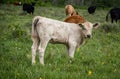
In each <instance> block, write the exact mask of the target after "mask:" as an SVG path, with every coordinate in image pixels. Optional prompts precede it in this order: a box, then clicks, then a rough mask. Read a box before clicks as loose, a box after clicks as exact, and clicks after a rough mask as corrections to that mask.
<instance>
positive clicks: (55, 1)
mask: <svg viewBox="0 0 120 79" xmlns="http://www.w3.org/2000/svg"><path fill="white" fill-rule="evenodd" d="M15 1H20V2H22V3H30V2H35V3H36V4H37V5H40V6H52V5H55V6H64V5H66V4H72V5H74V6H90V5H96V6H101V7H120V5H119V4H120V0H0V3H13V2H15Z"/></svg>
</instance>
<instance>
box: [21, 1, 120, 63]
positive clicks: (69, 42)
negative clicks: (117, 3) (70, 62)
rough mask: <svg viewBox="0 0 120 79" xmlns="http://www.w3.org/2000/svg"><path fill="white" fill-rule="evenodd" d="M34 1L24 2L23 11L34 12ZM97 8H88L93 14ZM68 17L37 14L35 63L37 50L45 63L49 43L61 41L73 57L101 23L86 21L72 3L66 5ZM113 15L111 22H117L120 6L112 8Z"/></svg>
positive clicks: (33, 23)
mask: <svg viewBox="0 0 120 79" xmlns="http://www.w3.org/2000/svg"><path fill="white" fill-rule="evenodd" d="M34 5H35V4H34V3H32V4H26V3H25V4H23V11H26V12H27V13H30V14H33V13H34ZM95 10H96V6H90V7H89V8H88V12H89V14H93V13H94V12H95ZM65 13H66V16H67V17H66V19H65V20H64V22H63V21H58V20H54V19H50V18H45V17H42V16H35V17H34V18H33V21H32V32H31V38H32V41H33V45H32V64H34V63H35V57H36V51H37V50H38V51H39V60H40V63H41V64H42V65H44V53H45V49H46V47H47V44H48V43H49V42H50V43H59V44H64V45H65V46H66V48H67V50H68V55H69V56H70V57H71V58H73V57H74V53H75V50H76V49H77V48H78V47H80V46H81V45H82V44H83V43H84V41H85V39H86V38H91V37H92V30H93V28H95V29H96V28H98V27H99V25H100V24H99V23H91V22H89V21H86V20H85V19H84V17H83V16H81V15H79V14H78V12H76V11H75V9H74V7H73V6H72V5H66V6H65ZM109 14H110V15H111V22H112V23H113V21H114V20H115V21H116V22H117V20H118V19H120V8H113V9H111V10H110V11H109V12H108V14H107V16H106V21H108V15H109Z"/></svg>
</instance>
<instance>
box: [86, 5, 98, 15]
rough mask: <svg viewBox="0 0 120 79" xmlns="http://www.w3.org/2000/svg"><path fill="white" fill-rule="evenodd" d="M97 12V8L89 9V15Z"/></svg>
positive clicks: (91, 7)
mask: <svg viewBox="0 0 120 79" xmlns="http://www.w3.org/2000/svg"><path fill="white" fill-rule="evenodd" d="M95 10H96V6H90V7H88V13H89V14H93V13H95Z"/></svg>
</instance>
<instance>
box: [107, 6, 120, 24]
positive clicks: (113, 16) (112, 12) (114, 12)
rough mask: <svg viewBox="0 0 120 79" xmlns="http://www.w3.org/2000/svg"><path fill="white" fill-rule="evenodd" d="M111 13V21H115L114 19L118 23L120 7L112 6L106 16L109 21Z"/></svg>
mask: <svg viewBox="0 0 120 79" xmlns="http://www.w3.org/2000/svg"><path fill="white" fill-rule="evenodd" d="M109 14H110V16H111V22H112V23H113V21H114V20H115V21H116V23H117V20H118V19H120V8H112V9H111V10H110V11H109V12H108V14H107V16H106V21H108V15H109Z"/></svg>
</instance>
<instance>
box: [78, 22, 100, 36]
mask: <svg viewBox="0 0 120 79" xmlns="http://www.w3.org/2000/svg"><path fill="white" fill-rule="evenodd" d="M79 26H80V27H81V28H82V31H83V34H84V35H85V37H86V38H91V37H92V29H93V28H95V29H96V28H98V27H99V23H94V24H92V23H90V22H85V23H82V24H79Z"/></svg>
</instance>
